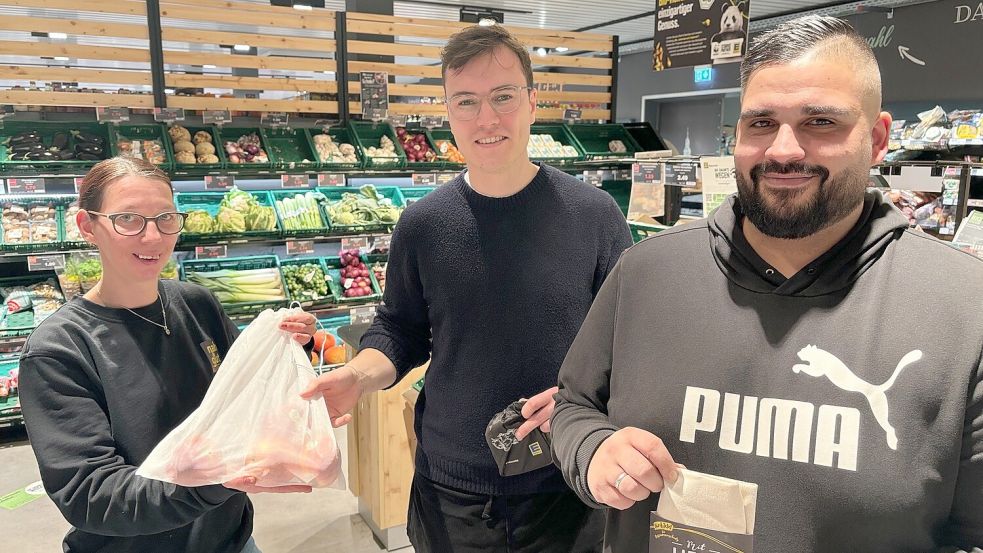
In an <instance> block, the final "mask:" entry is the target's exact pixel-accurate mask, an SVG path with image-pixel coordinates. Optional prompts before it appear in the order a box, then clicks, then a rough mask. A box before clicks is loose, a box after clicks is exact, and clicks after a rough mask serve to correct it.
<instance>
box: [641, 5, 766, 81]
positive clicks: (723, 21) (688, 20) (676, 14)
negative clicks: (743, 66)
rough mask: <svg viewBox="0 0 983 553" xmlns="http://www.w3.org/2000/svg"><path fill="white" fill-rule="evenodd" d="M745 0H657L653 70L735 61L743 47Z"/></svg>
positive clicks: (745, 49) (744, 42)
mask: <svg viewBox="0 0 983 553" xmlns="http://www.w3.org/2000/svg"><path fill="white" fill-rule="evenodd" d="M748 5H749V0H658V7H657V8H656V16H655V48H654V50H653V52H652V68H653V69H654V70H656V71H663V70H665V69H674V68H680V67H692V66H695V65H707V64H718V63H733V62H739V61H741V59H743V58H744V53H745V51H747V32H748Z"/></svg>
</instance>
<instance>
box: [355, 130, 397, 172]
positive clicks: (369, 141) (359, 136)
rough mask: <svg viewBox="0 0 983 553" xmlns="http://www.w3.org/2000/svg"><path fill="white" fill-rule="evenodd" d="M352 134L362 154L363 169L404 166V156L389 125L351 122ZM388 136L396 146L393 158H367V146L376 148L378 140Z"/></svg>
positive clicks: (394, 131) (394, 132)
mask: <svg viewBox="0 0 983 553" xmlns="http://www.w3.org/2000/svg"><path fill="white" fill-rule="evenodd" d="M349 125H350V128H351V131H352V134H353V135H354V136H355V140H356V142H357V143H358V147H359V149H360V150H361V154H362V167H364V168H365V169H398V168H403V167H405V166H406V154H405V153H403V148H402V147H401V146H400V145H399V140H398V139H397V138H396V130H395V129H393V127H392V125H390V124H389V123H373V122H371V121H351V122H350V123H349ZM383 136H388V137H389V139H390V140H392V141H393V142H394V143H395V144H396V157H395V158H391V161H390V158H373V157H370V156H369V153H368V149H369V146H372V147H375V148H378V147H379V140H380V139H381V138H382V137H383Z"/></svg>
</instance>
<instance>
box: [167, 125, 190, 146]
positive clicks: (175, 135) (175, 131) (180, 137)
mask: <svg viewBox="0 0 983 553" xmlns="http://www.w3.org/2000/svg"><path fill="white" fill-rule="evenodd" d="M167 134H169V135H170V136H171V140H172V141H174V142H182V141H187V142H191V132H190V131H188V129H186V128H184V127H182V126H181V125H174V126H173V127H171V128H169V129H167Z"/></svg>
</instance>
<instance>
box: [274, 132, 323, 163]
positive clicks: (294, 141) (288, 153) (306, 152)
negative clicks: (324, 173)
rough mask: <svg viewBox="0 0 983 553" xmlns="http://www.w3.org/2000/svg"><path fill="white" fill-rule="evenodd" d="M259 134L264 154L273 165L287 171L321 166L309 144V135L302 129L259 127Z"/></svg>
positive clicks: (312, 147)
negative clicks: (261, 138) (264, 145)
mask: <svg viewBox="0 0 983 553" xmlns="http://www.w3.org/2000/svg"><path fill="white" fill-rule="evenodd" d="M260 135H261V136H262V137H263V143H264V144H266V146H267V148H268V149H267V150H266V154H267V155H268V156H269V158H270V162H271V163H272V164H273V167H275V168H277V169H284V170H287V171H294V170H297V171H302V170H308V171H315V170H318V169H320V168H321V161H320V159H319V158H318V156H317V153H316V152H315V151H314V145H313V144H311V137H310V134H308V133H307V132H306V131H305V130H304V129H288V128H277V129H267V128H264V129H261V130H260Z"/></svg>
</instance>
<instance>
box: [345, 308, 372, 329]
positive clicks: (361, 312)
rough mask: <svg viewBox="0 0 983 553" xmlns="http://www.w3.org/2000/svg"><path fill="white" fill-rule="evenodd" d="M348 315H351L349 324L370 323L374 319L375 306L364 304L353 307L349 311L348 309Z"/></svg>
mask: <svg viewBox="0 0 983 553" xmlns="http://www.w3.org/2000/svg"><path fill="white" fill-rule="evenodd" d="M349 315H350V316H351V319H352V323H351V324H353V325H358V324H372V321H373V320H375V306H374V305H366V306H364V307H353V308H352V309H351V311H349Z"/></svg>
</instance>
